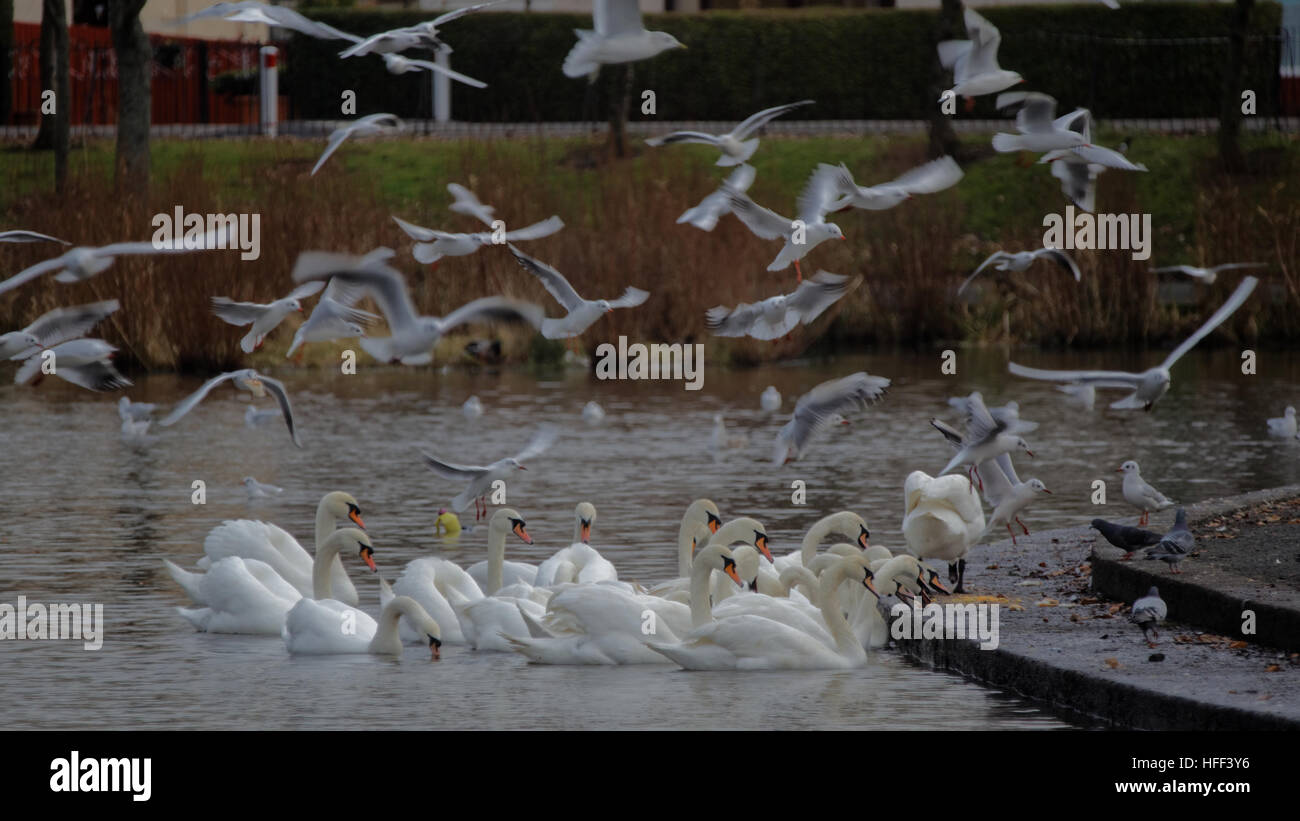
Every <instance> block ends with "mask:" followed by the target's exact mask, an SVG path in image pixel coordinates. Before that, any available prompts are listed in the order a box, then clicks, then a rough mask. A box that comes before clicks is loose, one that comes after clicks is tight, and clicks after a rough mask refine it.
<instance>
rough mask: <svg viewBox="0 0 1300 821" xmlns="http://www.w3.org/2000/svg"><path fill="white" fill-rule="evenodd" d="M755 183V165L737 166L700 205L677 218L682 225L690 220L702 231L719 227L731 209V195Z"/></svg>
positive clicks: (746, 189) (743, 190)
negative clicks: (719, 223) (723, 217)
mask: <svg viewBox="0 0 1300 821" xmlns="http://www.w3.org/2000/svg"><path fill="white" fill-rule="evenodd" d="M753 184H754V166H752V165H749V164H748V163H744V164H741V165H740V166H737V168H736V170H735V171H732V172H731V175H730V176H728V177H727V178H726V179H725V180H723V181H722V185H720V186H718V188H717V189H716V190H714V191H713V192H711V193H710V194H709V195H708V196H707V197H705V198H704V199H702V200H700V204H699V205H696V206H694V207H692V208H688V209H686V211H685V212H683V213H682V215H681V216H680V217H678V218H677V223H678V224H679V225H680V224H681V223H683V222H688V223H690V224H691V225H694V226H695V227H696V228H698V229H700V230H701V231H712V230H713V229H714V228H716V227H717V225H718V220H719V219H721V218H722V216H723V215H724V214H726V213H727V212H729V211H730V210H731V196H732V195H733V194H743V193H745V192H746V191H748V190H749V186H751V185H753Z"/></svg>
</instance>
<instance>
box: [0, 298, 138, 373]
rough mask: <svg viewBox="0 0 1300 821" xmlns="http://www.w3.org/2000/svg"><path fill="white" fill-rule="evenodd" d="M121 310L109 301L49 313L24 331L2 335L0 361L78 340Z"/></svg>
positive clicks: (25, 356)
mask: <svg viewBox="0 0 1300 821" xmlns="http://www.w3.org/2000/svg"><path fill="white" fill-rule="evenodd" d="M120 307H121V305H120V304H119V303H118V301H117V300H116V299H109V300H105V301H104V302H92V303H90V304H89V305H75V306H73V307H70V308H55V309H54V310H52V311H47V312H46V313H44V314H41V316H40V317H38V318H37V319H36V321H35V322H33V323H32V324H30V325H28V326H27V327H26V328H23V329H22V330H21V331H10V332H9V333H7V334H0V359H27V358H28V357H30V356H33V355H34V354H36V353H37V351H39V350H40V349H41V348H49V347H53V346H54V345H58V344H59V343H60V342H67V341H68V340H70V339H76V338H77V337H79V336H81V335H82V334H84V333H86V332H87V331H89V330H90V329H91V328H93V327H95V325H97V324H99V322H101V321H102V320H104V319H105V318H106V317H108V316H109V315H110V314H112V313H113V312H114V311H116V310H117V309H118V308H120Z"/></svg>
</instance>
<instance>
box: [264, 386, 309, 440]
mask: <svg viewBox="0 0 1300 821" xmlns="http://www.w3.org/2000/svg"><path fill="white" fill-rule="evenodd" d="M257 381H259V382H261V383H262V385H263V386H264V387H265V388H266V389H267V390H269V391H270V392H271V395H272V396H274V397H275V401H276V402H277V403H278V404H279V405H280V415H281V416H283V417H284V424H285V425H286V426H288V428H289V437H290V438H291V439H293V443H294V444H295V445H297V446H298V447H302V442H300V441H298V431H297V430H296V429H295V428H294V426H293V406H292V405H290V404H289V394H288V393H287V392H286V391H285V389H284V383H283V382H281V381H280V380H278V379H272V378H271V377H269V376H263V375H262V374H260V373H259V374H258V375H257Z"/></svg>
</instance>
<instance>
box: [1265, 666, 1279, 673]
mask: <svg viewBox="0 0 1300 821" xmlns="http://www.w3.org/2000/svg"><path fill="white" fill-rule="evenodd" d="M1264 672H1265V673H1280V672H1282V665H1280V664H1270V665H1269V666H1267V667H1265V668H1264Z"/></svg>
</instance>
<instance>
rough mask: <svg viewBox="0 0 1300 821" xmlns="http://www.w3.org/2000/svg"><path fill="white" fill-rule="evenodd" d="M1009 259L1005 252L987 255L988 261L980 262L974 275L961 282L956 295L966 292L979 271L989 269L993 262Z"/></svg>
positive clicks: (1009, 256)
mask: <svg viewBox="0 0 1300 821" xmlns="http://www.w3.org/2000/svg"><path fill="white" fill-rule="evenodd" d="M1010 258H1011V255H1010V254H1008V253H1007V252H1006V251H994V252H993V253H991V254H989V256H988V259H986V260H984V261H983V262H981V263H980V267H978V268H976V269H975V273H973V274H971V275H970V276H968V277H966V281H965V282H963V283H962V284H961V287H960V288H958V289H957V293H959V294H960V293H961V292H962V291H964V290H966V286H967V285H970V283H971V280H973V279H975V277H977V276H979V274H980V271H983V270H984V269H985V268H987V267H989V265H991V264H993V263H994V262H1001V261H1002V260H1004V259H1010Z"/></svg>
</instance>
